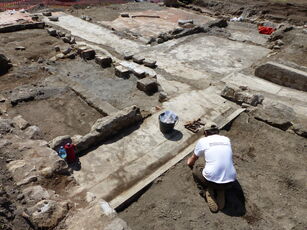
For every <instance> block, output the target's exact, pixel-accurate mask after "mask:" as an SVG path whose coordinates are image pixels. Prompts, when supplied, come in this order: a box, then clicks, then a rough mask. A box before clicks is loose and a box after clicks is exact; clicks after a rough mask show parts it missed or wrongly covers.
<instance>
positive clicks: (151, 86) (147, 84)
mask: <svg viewBox="0 0 307 230" xmlns="http://www.w3.org/2000/svg"><path fill="white" fill-rule="evenodd" d="M137 88H138V89H139V90H141V91H144V92H145V93H146V94H148V95H152V94H154V93H156V92H157V91H158V83H157V80H156V79H154V78H150V77H146V78H143V79H140V80H138V81H137Z"/></svg>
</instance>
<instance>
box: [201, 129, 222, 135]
mask: <svg viewBox="0 0 307 230" xmlns="http://www.w3.org/2000/svg"><path fill="white" fill-rule="evenodd" d="M205 132H206V135H207V136H210V135H214V134H219V132H220V130H219V129H210V130H205Z"/></svg>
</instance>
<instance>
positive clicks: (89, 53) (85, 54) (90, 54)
mask: <svg viewBox="0 0 307 230" xmlns="http://www.w3.org/2000/svg"><path fill="white" fill-rule="evenodd" d="M95 55H96V52H95V50H93V49H86V50H83V51H82V52H81V54H80V56H81V57H82V58H83V59H85V60H92V59H94V58H95Z"/></svg>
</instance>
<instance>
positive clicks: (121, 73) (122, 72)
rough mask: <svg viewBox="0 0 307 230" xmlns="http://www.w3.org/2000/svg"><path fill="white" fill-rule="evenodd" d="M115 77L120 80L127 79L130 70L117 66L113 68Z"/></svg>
mask: <svg viewBox="0 0 307 230" xmlns="http://www.w3.org/2000/svg"><path fill="white" fill-rule="evenodd" d="M115 75H116V76H118V77H121V78H129V75H130V70H129V69H127V68H125V67H123V66H121V65H119V66H116V67H115Z"/></svg>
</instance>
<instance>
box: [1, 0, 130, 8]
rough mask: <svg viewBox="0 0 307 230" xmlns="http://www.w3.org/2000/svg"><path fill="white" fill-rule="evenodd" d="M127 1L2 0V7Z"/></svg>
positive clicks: (120, 0)
mask: <svg viewBox="0 0 307 230" xmlns="http://www.w3.org/2000/svg"><path fill="white" fill-rule="evenodd" d="M125 2H128V0H17V1H16V0H0V9H1V10H11V9H30V8H33V7H34V6H37V5H40V4H43V5H45V6H73V5H97V4H119V3H125Z"/></svg>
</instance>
